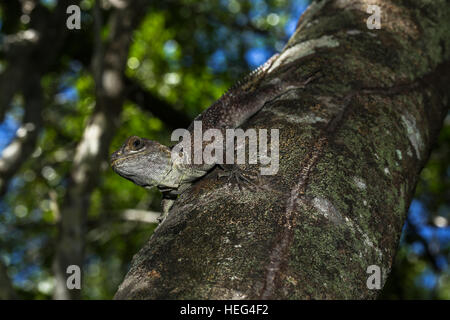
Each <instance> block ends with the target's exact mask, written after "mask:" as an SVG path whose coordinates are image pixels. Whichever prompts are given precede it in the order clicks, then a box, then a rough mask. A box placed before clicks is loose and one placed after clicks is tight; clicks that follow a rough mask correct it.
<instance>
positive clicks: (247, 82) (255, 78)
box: [224, 53, 278, 96]
mask: <svg viewBox="0 0 450 320" xmlns="http://www.w3.org/2000/svg"><path fill="white" fill-rule="evenodd" d="M277 57H278V53H275V54H274V55H273V56H272V57H270V58H269V60H267V61H266V62H265V63H263V64H262V65H260V66H259V67H258V68H256V69H254V70H253V71H251V72H250V73H249V74H247V75H246V76H245V77H244V78H242V79H241V80H238V81H237V82H236V83H235V84H234V85H233V86H231V88H229V89H228V90H227V91H226V92H225V93H224V96H225V95H228V94H232V93H233V91H235V90H237V89H240V90H244V91H248V90H249V89H251V88H252V87H254V86H255V85H257V84H258V83H259V80H260V79H261V78H263V76H264V74H265V73H266V71H267V70H268V69H269V68H270V67H271V66H272V64H273V62H274V61H275V59H276V58H277Z"/></svg>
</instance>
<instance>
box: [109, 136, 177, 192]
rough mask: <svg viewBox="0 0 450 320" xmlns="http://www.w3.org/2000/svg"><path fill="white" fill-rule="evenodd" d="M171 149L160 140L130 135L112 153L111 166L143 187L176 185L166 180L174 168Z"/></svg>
mask: <svg viewBox="0 0 450 320" xmlns="http://www.w3.org/2000/svg"><path fill="white" fill-rule="evenodd" d="M170 155H171V153H170V149H169V148H168V147H166V146H164V145H162V144H160V143H158V142H155V141H151V140H148V139H145V138H139V137H136V136H132V137H129V138H128V139H127V141H125V143H124V144H123V145H122V147H120V149H119V150H117V151H116V152H114V153H113V154H112V155H111V161H110V164H111V167H112V169H113V170H114V172H116V173H117V174H119V175H120V176H122V177H124V178H125V179H128V180H130V181H132V182H134V183H135V184H137V185H139V186H142V187H147V188H151V187H155V186H158V187H168V188H170V187H175V186H173V185H170V183H169V182H168V181H166V180H167V179H166V177H167V176H168V174H169V173H170V171H171V170H172V160H171V156H170Z"/></svg>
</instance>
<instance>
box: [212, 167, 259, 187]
mask: <svg viewBox="0 0 450 320" xmlns="http://www.w3.org/2000/svg"><path fill="white" fill-rule="evenodd" d="M219 167H220V168H221V169H222V170H223V171H222V172H219V173H218V174H217V178H218V179H220V178H223V177H227V182H228V183H229V184H233V183H235V184H236V185H237V187H238V188H239V190H240V191H243V190H244V189H249V190H258V189H264V188H263V187H262V186H261V183H260V182H261V176H260V174H259V172H258V173H257V174H256V175H255V174H249V173H246V172H244V171H243V170H241V169H240V168H239V166H237V165H233V167H232V168H231V169H225V168H224V167H223V166H219Z"/></svg>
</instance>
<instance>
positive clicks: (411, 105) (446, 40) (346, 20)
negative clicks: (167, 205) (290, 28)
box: [115, 0, 450, 299]
mask: <svg viewBox="0 0 450 320" xmlns="http://www.w3.org/2000/svg"><path fill="white" fill-rule="evenodd" d="M374 4H376V5H378V6H379V7H380V9H381V29H378V30H377V29H373V30H369V29H368V27H367V25H366V21H367V19H368V18H369V16H370V15H371V14H369V13H367V12H366V10H367V4H365V1H361V0H360V1H343V0H336V1H316V2H313V4H312V5H311V6H310V7H309V9H308V10H307V12H306V13H305V14H304V15H303V16H302V18H301V19H300V21H299V23H298V26H297V30H296V32H295V33H294V35H293V36H292V38H291V39H290V40H289V43H288V45H287V46H286V48H285V49H284V51H283V52H282V53H281V55H280V57H279V59H278V60H277V62H276V65H274V66H273V67H272V69H274V70H275V71H273V73H274V74H277V75H279V77H280V78H282V76H283V73H286V72H293V71H292V67H294V70H296V71H295V73H296V75H298V77H299V79H301V78H304V77H305V76H306V75H308V74H311V72H313V71H314V70H317V69H320V74H321V78H319V79H317V80H315V81H314V82H313V83H311V84H310V85H308V86H307V87H306V89H294V90H290V91H288V92H286V93H285V94H283V95H282V96H280V97H278V98H277V99H275V100H274V101H271V102H270V103H268V104H266V105H265V107H264V108H263V110H262V111H261V112H259V113H258V114H257V115H256V116H255V117H253V118H251V120H250V121H248V123H246V125H245V126H244V129H246V128H265V129H271V128H276V129H279V134H280V148H279V149H280V150H279V154H280V159H279V160H280V166H279V171H278V173H277V174H276V175H273V176H263V177H262V183H263V185H264V187H265V189H266V190H261V189H259V190H253V189H249V188H247V189H244V190H242V191H240V190H239V189H238V188H237V187H236V186H235V185H234V184H232V183H231V184H229V183H227V181H226V180H224V179H217V174H216V173H217V171H218V170H219V169H218V168H217V169H216V170H215V171H213V172H212V173H210V174H209V175H208V176H206V177H205V178H204V179H201V180H200V181H199V182H197V183H196V184H194V185H193V186H192V187H191V188H190V189H188V190H187V191H186V192H184V193H183V194H182V195H181V196H180V197H179V199H178V200H177V201H176V203H175V206H174V207H173V208H172V210H171V212H170V214H169V216H168V218H167V219H166V221H165V222H164V223H163V224H162V225H161V226H160V227H159V228H158V229H157V230H156V231H155V233H154V234H153V236H152V237H151V239H150V240H149V242H148V243H147V244H146V245H145V246H144V248H142V250H141V251H140V252H139V253H138V254H137V255H136V256H135V257H134V259H133V262H132V266H131V269H130V271H129V272H128V274H127V276H126V278H125V280H124V281H123V283H122V284H121V286H120V288H119V290H118V291H117V293H116V295H115V298H116V299H132V298H138V299H227V298H228V299H231V298H237V299H261V298H262V299H266V298H272V299H367V298H375V297H376V295H377V293H378V292H379V290H371V289H369V288H368V286H367V282H368V278H369V276H370V275H371V274H370V273H367V270H368V267H369V266H371V265H377V266H378V267H379V268H380V269H381V274H382V277H381V286H382V285H383V284H384V282H385V280H386V277H387V275H388V274H389V270H390V267H391V264H392V261H393V258H394V256H395V253H396V248H397V245H398V242H399V238H400V233H401V230H402V226H403V224H404V221H405V217H406V213H407V210H408V207H409V204H410V201H411V199H412V197H413V194H414V189H415V185H416V182H417V179H418V174H419V172H420V170H421V168H422V167H423V166H424V164H425V163H426V160H427V158H428V155H429V152H430V150H431V146H432V144H433V141H434V139H435V138H436V136H437V134H438V132H439V129H440V127H441V124H442V121H443V119H444V117H445V115H446V113H447V110H448V98H449V97H448V95H449V93H448V90H447V91H446V90H445V89H446V88H447V89H448V78H449V75H450V68H449V58H450V7H449V6H447V5H446V4H445V1H432V2H431V1H419V0H417V1H387V0H383V1H382V0H378V1H374ZM288 67H289V68H288ZM268 76H273V74H270V73H269V75H268ZM246 169H247V170H250V171H252V170H254V168H253V169H252V167H247V168H246Z"/></svg>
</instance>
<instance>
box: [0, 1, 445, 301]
mask: <svg viewBox="0 0 450 320" xmlns="http://www.w3.org/2000/svg"><path fill="white" fill-rule="evenodd" d="M133 3H134V4H133V5H130V7H127V8H125V7H124V4H126V1H125V0H114V1H113V0H109V1H107V0H103V1H97V2H96V1H94V0H83V1H56V0H41V1H39V0H34V1H33V0H20V1H19V0H17V1H14V0H11V1H2V2H1V3H0V298H3V299H5V298H19V299H52V298H74V297H75V298H80V297H81V298H83V299H110V298H112V297H113V295H114V293H115V292H116V290H117V287H118V285H119V284H120V283H121V281H122V279H123V278H124V276H125V274H126V272H127V270H128V267H129V265H130V262H131V259H132V257H133V255H134V254H135V253H136V252H137V251H138V250H139V249H140V248H141V247H142V246H143V244H144V243H145V242H146V241H147V240H148V239H149V237H150V236H151V234H152V232H153V230H154V228H155V227H156V224H155V223H154V221H155V220H154V218H155V215H156V213H157V212H159V211H160V204H159V203H160V200H161V196H160V194H159V192H158V191H156V190H151V191H148V190H145V189H143V188H141V187H138V186H136V185H134V184H133V183H131V182H128V181H126V180H125V179H123V178H121V177H119V176H118V175H116V174H114V173H113V172H112V170H111V169H110V168H109V166H108V162H107V159H108V155H109V154H110V153H111V152H112V151H114V150H116V149H117V148H118V147H119V146H120V145H121V144H122V143H123V142H124V140H125V139H126V138H127V137H128V136H130V135H138V136H144V137H146V138H149V139H153V140H158V141H160V142H162V143H168V142H169V138H170V133H171V131H172V130H173V129H174V128H179V127H187V125H188V124H189V122H190V121H191V120H192V119H193V118H194V117H195V116H196V115H197V114H198V113H200V112H201V111H202V110H203V109H205V108H207V107H208V106H209V105H210V104H211V103H212V102H213V101H214V100H216V99H217V98H218V97H219V96H220V95H221V94H222V93H223V92H224V91H225V90H226V89H227V88H228V87H230V86H231V85H232V84H233V82H235V81H236V80H238V79H240V78H242V77H243V76H244V75H245V74H246V73H247V72H249V71H250V70H251V69H253V68H255V67H256V66H258V65H260V64H262V63H263V62H265V61H266V60H267V59H268V58H269V57H270V56H271V55H272V54H273V53H275V52H277V51H281V50H282V48H283V46H284V45H285V44H286V42H287V40H288V39H289V37H290V35H291V34H292V33H293V32H294V30H295V26H296V23H297V20H298V18H299V17H300V15H301V14H302V12H303V11H304V10H305V9H306V7H307V6H308V1H306V0H305V1H303V0H270V1H262V0H244V1H241V0H239V1H238V0H218V1H210V0H204V1H203V0H199V1H194V0H171V1H137V0H136V1H134V2H133ZM70 4H77V5H79V7H80V8H81V29H73V30H69V29H68V28H67V27H66V20H67V18H68V17H69V16H70V14H68V13H67V12H66V9H67V7H68V6H69V5H70ZM124 8H125V9H124ZM449 159H450V116H447V118H446V121H445V124H444V127H443V129H442V131H441V134H440V137H439V141H437V143H436V146H435V148H434V150H433V153H432V154H431V157H430V160H429V161H428V164H427V166H426V167H425V168H424V170H423V171H422V173H421V176H420V182H419V184H418V186H417V190H416V196H415V199H414V200H413V202H412V204H411V206H410V209H409V214H408V219H407V221H406V223H405V226H404V228H403V234H402V238H401V243H400V246H399V249H398V253H397V257H396V259H395V262H394V266H393V269H392V273H391V275H390V277H389V279H388V281H387V284H386V286H385V289H384V290H383V293H382V294H381V298H384V299H450V272H449V268H448V263H449V257H450V250H449V249H450V227H449V225H448V221H449V219H450V165H449V164H450V161H449ZM67 256H75V257H76V258H77V259H78V260H79V261H80V263H82V269H83V271H84V273H83V279H82V290H81V296H65V294H67V293H64V292H62V291H61V289H59V290H58V287H61V285H62V284H61V282H64V281H65V280H64V281H63V280H62V278H61V272H62V271H61V270H62V266H63V263H64V261H65V259H66V258H67ZM64 285H65V283H64Z"/></svg>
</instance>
